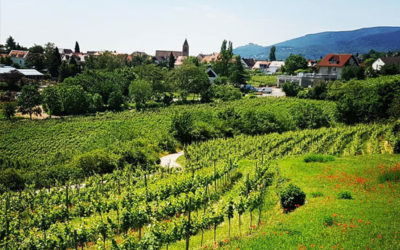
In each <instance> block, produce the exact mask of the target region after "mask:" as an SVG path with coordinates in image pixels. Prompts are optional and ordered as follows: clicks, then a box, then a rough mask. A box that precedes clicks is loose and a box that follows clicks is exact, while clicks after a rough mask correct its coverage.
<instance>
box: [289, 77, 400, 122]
mask: <svg viewBox="0 0 400 250" xmlns="http://www.w3.org/2000/svg"><path fill="white" fill-rule="evenodd" d="M282 87H283V90H284V91H285V92H286V94H287V95H289V96H297V97H299V98H309V99H317V100H331V101H335V102H336V103H337V108H338V115H339V120H340V121H343V122H345V123H348V124H354V123H359V122H371V121H379V120H386V119H390V118H394V119H398V118H399V117H400V75H395V76H381V77H377V78H368V79H365V80H350V81H335V82H329V83H326V82H317V83H315V84H314V86H313V87H312V88H301V87H300V86H299V85H298V84H295V83H285V84H283V86H282Z"/></svg>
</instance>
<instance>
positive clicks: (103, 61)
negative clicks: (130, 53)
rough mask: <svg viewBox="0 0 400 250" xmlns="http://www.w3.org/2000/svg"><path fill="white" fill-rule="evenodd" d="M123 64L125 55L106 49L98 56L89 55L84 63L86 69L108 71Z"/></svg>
mask: <svg viewBox="0 0 400 250" xmlns="http://www.w3.org/2000/svg"><path fill="white" fill-rule="evenodd" d="M124 66H126V56H124V55H114V54H112V53H111V52H108V51H107V52H105V53H102V54H101V55H99V56H89V58H88V59H87V60H86V65H85V67H86V69H88V70H105V71H109V72H112V71H114V70H116V69H121V68H123V67H124Z"/></svg>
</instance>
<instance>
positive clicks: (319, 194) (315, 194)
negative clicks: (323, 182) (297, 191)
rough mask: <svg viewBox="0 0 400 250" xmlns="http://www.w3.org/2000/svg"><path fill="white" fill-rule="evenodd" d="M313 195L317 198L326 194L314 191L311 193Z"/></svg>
mask: <svg viewBox="0 0 400 250" xmlns="http://www.w3.org/2000/svg"><path fill="white" fill-rule="evenodd" d="M311 196H312V197H313V198H317V197H322V196H324V194H323V193H321V192H313V193H311Z"/></svg>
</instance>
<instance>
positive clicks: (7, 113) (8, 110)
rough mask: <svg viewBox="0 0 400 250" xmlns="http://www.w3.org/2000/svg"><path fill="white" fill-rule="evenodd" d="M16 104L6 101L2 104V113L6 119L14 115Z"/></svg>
mask: <svg viewBox="0 0 400 250" xmlns="http://www.w3.org/2000/svg"><path fill="white" fill-rule="evenodd" d="M16 109H17V106H16V104H15V103H11V102H7V103H6V104H4V106H3V115H4V117H5V118H7V119H8V120H11V119H12V118H13V117H14V116H15V112H16Z"/></svg>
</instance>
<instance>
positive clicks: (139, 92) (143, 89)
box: [129, 80, 152, 110]
mask: <svg viewBox="0 0 400 250" xmlns="http://www.w3.org/2000/svg"><path fill="white" fill-rule="evenodd" d="M129 95H130V96H131V98H132V99H133V101H134V102H135V104H136V109H137V110H142V109H144V108H145V107H146V102H147V101H149V100H150V99H151V96H152V87H151V84H150V82H148V81H146V80H135V81H133V82H132V83H131V85H130V86H129Z"/></svg>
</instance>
